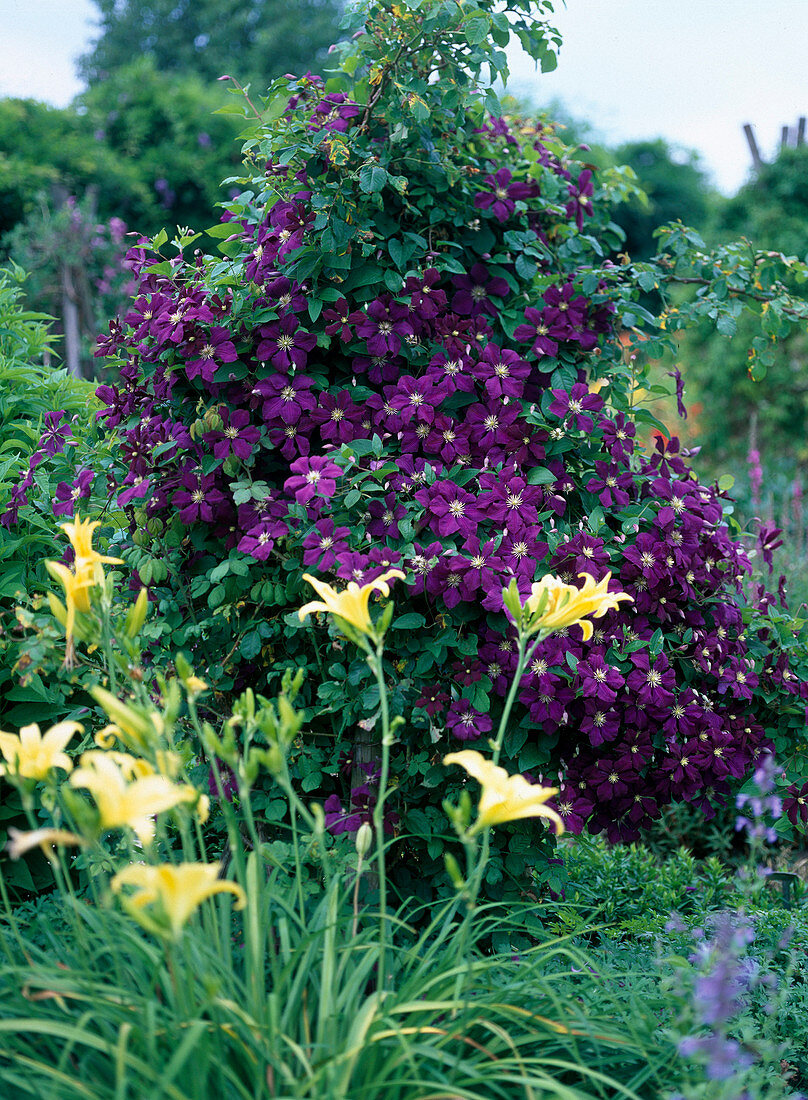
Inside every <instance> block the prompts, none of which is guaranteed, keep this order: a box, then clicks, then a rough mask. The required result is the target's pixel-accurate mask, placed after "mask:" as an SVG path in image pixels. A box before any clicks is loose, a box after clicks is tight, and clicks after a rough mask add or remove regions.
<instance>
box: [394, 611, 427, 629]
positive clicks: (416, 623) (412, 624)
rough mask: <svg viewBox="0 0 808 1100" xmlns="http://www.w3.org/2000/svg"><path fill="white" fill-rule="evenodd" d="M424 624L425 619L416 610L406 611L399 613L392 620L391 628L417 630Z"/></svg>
mask: <svg viewBox="0 0 808 1100" xmlns="http://www.w3.org/2000/svg"><path fill="white" fill-rule="evenodd" d="M425 625H426V619H425V618H424V616H423V615H419V614H418V612H417V611H408V612H407V614H406V615H399V617H398V618H397V619H394V620H393V623H392V628H393V630H418V629H420V627H422V626H425Z"/></svg>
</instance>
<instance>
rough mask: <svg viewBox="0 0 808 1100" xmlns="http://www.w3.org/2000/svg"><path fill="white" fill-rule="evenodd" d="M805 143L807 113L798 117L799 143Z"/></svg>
mask: <svg viewBox="0 0 808 1100" xmlns="http://www.w3.org/2000/svg"><path fill="white" fill-rule="evenodd" d="M804 144H805V115H800V117H799V118H798V119H797V145H804Z"/></svg>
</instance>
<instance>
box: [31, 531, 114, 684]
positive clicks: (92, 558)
mask: <svg viewBox="0 0 808 1100" xmlns="http://www.w3.org/2000/svg"><path fill="white" fill-rule="evenodd" d="M99 526H100V522H99V521H98V520H94V521H93V522H92V523H91V522H90V520H82V518H81V516H80V515H79V514H78V512H77V513H76V515H75V517H74V519H73V522H72V523H63V524H61V528H62V530H63V531H64V532H65V533H66V535H67V537H68V539H69V540H70V544H71V546H72V547H73V550H74V551H75V560H74V562H73V567H72V568H68V566H66V565H63V564H62V562H58V561H46V562H45V567H46V569H47V570H48V572H49V573H50V575H51V576H52V577H53V578H54V580H57V581H58V582H59V583H60V584H61V586H62V588H63V589H64V593H65V603H66V604H67V608H66V614H65V615H64V617H63V616H62V615H61V614H60V608H61V604H60V603H59V601H58V600H57V599H56V598H55V597H53V598H51V599H50V604H51V610H52V611H53V613H54V615H55V616H56V618H57V619H58V620H59V621H60V622H61V623H62V625H63V626H64V628H65V638H66V640H67V656H66V659H65V663H66V664H67V665H68V666H70V665H72V663H73V635H74V632H75V626H76V612H77V611H89V610H90V608H91V600H90V593H91V591H92V589H93V588H95V587H96V586H97V585H99V584H101V583H103V580H104V570H103V568H102V566H103V565H104V563H108V564H109V565H122V564H123V560H122V559H121V558H110V557H107V556H106V555H105V554H99V553H98V551H97V550H94V549H93V531H94V530H95V529H96V527H99Z"/></svg>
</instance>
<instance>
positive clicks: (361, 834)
mask: <svg viewBox="0 0 808 1100" xmlns="http://www.w3.org/2000/svg"><path fill="white" fill-rule="evenodd" d="M372 843H373V830H372V829H371V827H370V825H368V823H367V821H363V822H362V824H361V825H360V826H359V829H358V830H357V833H356V840H355V841H354V844H355V845H356V851H357V854H358V856H359V858H360V859H364V858H365V856H366V855H367V854H368V852H369V851H370V846H371V844H372Z"/></svg>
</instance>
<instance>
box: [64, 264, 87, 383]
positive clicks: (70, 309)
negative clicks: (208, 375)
mask: <svg viewBox="0 0 808 1100" xmlns="http://www.w3.org/2000/svg"><path fill="white" fill-rule="evenodd" d="M60 269H61V276H62V324H63V325H64V330H65V363H66V364H67V369H68V372H69V373H70V374H72V375H73V377H74V378H81V377H82V373H81V356H80V349H81V340H80V337H79V307H78V305H77V304H76V291H75V289H74V288H73V279H72V278H71V275H70V267H69V265H68V264H65V263H63V264H60Z"/></svg>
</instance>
